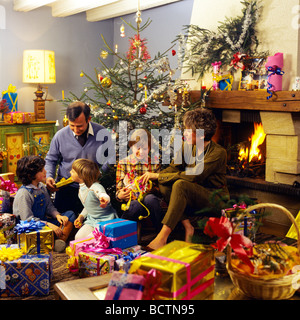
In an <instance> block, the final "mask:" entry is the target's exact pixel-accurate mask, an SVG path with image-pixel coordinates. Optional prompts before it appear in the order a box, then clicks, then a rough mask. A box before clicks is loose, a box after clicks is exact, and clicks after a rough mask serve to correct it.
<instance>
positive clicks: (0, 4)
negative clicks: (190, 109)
mask: <svg viewBox="0 0 300 320" xmlns="http://www.w3.org/2000/svg"><path fill="white" fill-rule="evenodd" d="M192 6H193V0H184V1H180V2H177V3H173V4H170V5H165V6H161V7H158V8H154V9H149V10H145V11H143V12H142V19H143V22H146V20H147V18H148V17H150V18H151V19H152V23H151V25H150V26H149V27H148V28H147V29H146V30H145V32H144V33H143V34H142V37H145V38H147V40H148V49H149V51H150V54H153V55H154V54H155V53H157V52H158V51H160V52H163V51H164V50H166V49H168V48H169V47H170V46H171V42H172V41H173V40H174V38H175V36H176V35H177V34H178V33H180V31H181V30H182V26H183V25H184V24H189V23H190V17H191V13H192ZM0 8H1V9H2V10H0V13H1V11H3V8H4V9H5V19H6V21H5V28H1V27H0V90H1V92H2V91H3V90H6V89H7V87H8V85H9V84H10V83H11V84H13V85H15V86H16V87H17V90H18V94H19V110H20V111H27V112H33V101H32V100H33V99H34V97H35V95H34V93H33V92H34V91H35V89H36V86H35V85H31V84H24V83H22V58H23V50H26V49H48V50H54V51H55V59H56V61H55V62H56V84H50V85H48V88H49V89H48V91H49V93H48V98H53V99H54V100H56V99H61V92H62V90H64V92H65V97H67V96H68V92H69V91H72V92H74V93H76V94H77V95H80V94H81V93H82V92H83V89H84V87H85V81H86V80H85V78H81V77H80V76H79V75H80V72H81V70H83V71H85V72H86V73H88V74H89V75H93V74H94V67H97V66H99V61H98V57H99V53H100V50H101V48H102V47H103V42H102V39H101V34H103V36H104V38H105V39H106V41H107V42H108V43H109V45H110V46H111V47H113V46H114V44H115V43H117V44H118V45H119V52H124V53H126V51H127V50H128V47H129V42H128V37H130V36H132V35H133V32H132V30H129V27H126V37H125V38H121V37H120V26H121V24H122V20H121V19H120V18H115V19H108V20H105V21H99V22H88V21H87V20H86V15H85V13H79V14H76V15H73V16H69V17H65V18H54V17H52V15H51V8H50V7H42V8H39V9H36V10H33V11H30V12H16V11H14V10H13V0H0ZM1 16H2V19H3V14H2V15H1ZM1 16H0V19H1ZM123 18H124V19H125V20H126V21H128V22H131V23H133V24H134V23H135V14H131V15H127V16H124V17H123ZM3 24H4V23H3V20H2V24H1V23H0V26H2V25H3ZM175 50H176V48H175ZM169 58H170V61H171V65H172V66H173V65H174V66H175V67H176V66H177V57H176V56H175V57H172V56H171V54H170V55H169ZM107 63H108V64H112V61H111V60H109V59H108V60H107ZM62 109H63V106H62V105H61V104H60V103H59V102H55V101H54V102H46V118H47V119H48V120H56V119H58V120H59V122H60V124H62V114H61V111H62Z"/></svg>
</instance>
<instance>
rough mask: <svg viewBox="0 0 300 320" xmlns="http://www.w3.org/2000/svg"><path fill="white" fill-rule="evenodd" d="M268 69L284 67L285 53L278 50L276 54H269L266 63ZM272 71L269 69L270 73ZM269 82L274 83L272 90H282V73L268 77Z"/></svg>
mask: <svg viewBox="0 0 300 320" xmlns="http://www.w3.org/2000/svg"><path fill="white" fill-rule="evenodd" d="M265 67H266V69H267V70H268V67H275V68H276V67H278V68H280V69H282V68H283V53H281V52H277V53H275V54H274V56H269V57H268V58H267V62H266V65H265ZM270 73H271V72H270V71H269V74H270ZM268 82H269V83H271V84H272V87H271V88H270V90H272V91H281V90H282V75H279V74H274V75H271V76H269V77H268Z"/></svg>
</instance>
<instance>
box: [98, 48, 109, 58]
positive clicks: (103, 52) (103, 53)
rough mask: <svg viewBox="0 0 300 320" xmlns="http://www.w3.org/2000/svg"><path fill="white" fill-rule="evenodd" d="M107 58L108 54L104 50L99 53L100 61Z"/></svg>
mask: <svg viewBox="0 0 300 320" xmlns="http://www.w3.org/2000/svg"><path fill="white" fill-rule="evenodd" d="M107 56H108V52H107V51H106V50H102V51H101V53H100V57H101V58H102V59H106V58H107Z"/></svg>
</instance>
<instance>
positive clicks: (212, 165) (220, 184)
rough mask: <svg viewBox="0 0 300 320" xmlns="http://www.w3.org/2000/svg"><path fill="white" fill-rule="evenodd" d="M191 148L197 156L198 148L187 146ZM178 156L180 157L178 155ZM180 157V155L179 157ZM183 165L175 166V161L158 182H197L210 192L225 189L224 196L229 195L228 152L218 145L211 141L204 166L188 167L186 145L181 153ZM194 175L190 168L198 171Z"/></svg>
mask: <svg viewBox="0 0 300 320" xmlns="http://www.w3.org/2000/svg"><path fill="white" fill-rule="evenodd" d="M185 148H191V150H188V151H191V153H190V154H192V156H193V157H195V155H196V146H191V145H190V146H189V145H187V146H185ZM177 156H178V155H177ZM179 156H180V155H179ZM181 157H182V164H175V162H174V160H173V161H172V162H171V164H170V165H169V166H168V167H167V168H166V169H164V170H162V171H161V172H160V173H159V177H158V182H159V183H160V184H163V185H166V184H173V183H174V182H175V181H176V180H178V179H183V180H186V181H190V182H195V183H198V184H200V185H202V186H203V187H205V188H207V189H209V190H216V189H223V191H224V192H222V194H229V192H228V189H227V181H226V165H227V153H226V150H225V149H224V148H223V147H221V146H220V145H218V144H217V143H215V142H213V141H210V143H209V144H208V145H207V146H206V147H205V149H204V164H203V162H201V163H200V161H198V162H197V161H196V162H195V161H194V163H193V164H191V165H188V164H187V163H186V162H189V161H185V160H186V159H185V158H184V144H183V148H182V151H181ZM188 160H189V159H188ZM197 166H198V170H195V172H194V174H191V172H188V168H194V169H196V168H197Z"/></svg>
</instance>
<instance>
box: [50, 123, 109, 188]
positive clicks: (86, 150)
mask: <svg viewBox="0 0 300 320" xmlns="http://www.w3.org/2000/svg"><path fill="white" fill-rule="evenodd" d="M89 126H90V128H89V134H88V138H87V141H86V143H85V144H84V146H81V144H80V143H79V141H78V140H77V139H76V137H75V136H74V133H73V131H72V130H71V129H70V127H69V126H67V127H64V128H62V129H60V130H59V131H57V132H56V134H55V135H54V137H53V139H52V141H51V143H50V148H49V151H48V153H47V155H46V158H45V161H46V165H45V169H46V171H47V178H49V177H52V178H55V172H56V166H57V164H58V165H59V167H58V171H57V178H56V181H60V180H61V179H62V178H65V179H68V178H69V177H70V176H71V174H70V171H71V169H72V163H73V162H74V161H75V160H76V159H79V158H83V159H89V160H92V161H94V162H96V163H98V165H99V167H101V166H102V169H103V170H104V171H105V169H106V166H107V164H108V163H110V164H114V163H115V148H113V144H112V140H111V135H110V133H109V132H108V130H107V129H106V128H104V127H103V126H101V125H100V124H98V123H93V122H90V123H89ZM105 137H106V138H105ZM104 141H105V142H104ZM106 149H108V150H109V157H106V158H103V157H102V158H101V155H104V156H106V153H105V152H104V151H105V150H106ZM108 158H110V160H109V159H108ZM72 186H74V187H78V183H75V182H74V183H72Z"/></svg>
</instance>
